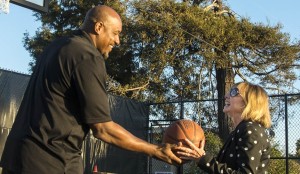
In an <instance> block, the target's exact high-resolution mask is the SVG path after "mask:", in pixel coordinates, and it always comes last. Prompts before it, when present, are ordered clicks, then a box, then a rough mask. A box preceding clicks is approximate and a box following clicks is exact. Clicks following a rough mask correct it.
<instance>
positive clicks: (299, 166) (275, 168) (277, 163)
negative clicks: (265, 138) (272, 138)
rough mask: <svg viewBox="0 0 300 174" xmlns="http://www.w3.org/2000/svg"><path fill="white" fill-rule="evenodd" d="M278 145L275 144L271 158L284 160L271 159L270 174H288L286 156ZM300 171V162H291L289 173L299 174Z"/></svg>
mask: <svg viewBox="0 0 300 174" xmlns="http://www.w3.org/2000/svg"><path fill="white" fill-rule="evenodd" d="M278 148H279V146H278V144H274V145H273V147H272V149H271V157H273V158H274V157H276V158H280V157H281V158H282V159H271V161H270V164H269V170H268V172H269V173H270V174H278V173H286V161H285V159H284V154H283V153H282V152H281V151H280V150H279V149H278ZM299 171H300V163H299V160H289V168H288V173H292V174H298V173H299Z"/></svg>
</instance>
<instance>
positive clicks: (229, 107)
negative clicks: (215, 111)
mask: <svg viewBox="0 0 300 174" xmlns="http://www.w3.org/2000/svg"><path fill="white" fill-rule="evenodd" d="M244 108H245V102H244V100H243V98H242V96H241V95H240V91H239V89H238V88H237V87H236V86H233V87H232V88H231V89H230V91H229V92H227V94H226V95H225V106H224V108H223V112H224V113H226V114H228V115H229V116H231V117H235V116H240V115H241V114H242V112H243V110H244Z"/></svg>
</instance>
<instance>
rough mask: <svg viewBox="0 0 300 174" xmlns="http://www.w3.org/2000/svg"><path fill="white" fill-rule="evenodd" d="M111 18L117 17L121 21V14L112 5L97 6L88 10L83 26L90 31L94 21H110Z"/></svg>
mask: <svg viewBox="0 0 300 174" xmlns="http://www.w3.org/2000/svg"><path fill="white" fill-rule="evenodd" d="M110 18H116V19H118V20H120V21H121V18H120V16H119V14H118V13H117V12H116V11H115V10H114V9H112V8H111V7H108V6H106V5H98V6H95V7H93V8H91V9H90V10H89V11H88V12H87V14H86V16H85V19H84V22H83V25H82V27H81V28H82V29H83V30H85V31H90V29H91V27H93V24H94V23H96V22H104V23H106V22H109V21H110Z"/></svg>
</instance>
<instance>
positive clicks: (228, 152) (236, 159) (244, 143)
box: [177, 82, 271, 174]
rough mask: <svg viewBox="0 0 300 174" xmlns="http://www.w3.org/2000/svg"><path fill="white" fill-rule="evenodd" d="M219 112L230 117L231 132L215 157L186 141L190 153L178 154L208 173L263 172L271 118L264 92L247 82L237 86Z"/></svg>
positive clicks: (183, 151) (266, 160) (266, 164)
mask: <svg viewBox="0 0 300 174" xmlns="http://www.w3.org/2000/svg"><path fill="white" fill-rule="evenodd" d="M223 112H224V113H226V114H227V115H228V116H229V117H231V118H232V120H233V123H234V128H235V129H234V130H233V131H232V132H231V133H230V135H229V137H228V139H227V140H226V142H225V144H224V146H223V147H222V149H221V150H220V152H219V154H218V156H217V157H213V156H211V155H209V154H205V153H204V150H203V147H202V148H200V149H199V148H197V147H196V146H194V145H193V143H191V142H190V141H188V140H186V141H187V143H188V144H189V145H190V147H191V149H193V151H192V150H191V149H189V148H185V147H182V146H181V147H179V148H178V150H179V151H178V152H177V153H178V155H179V156H180V157H181V158H182V159H188V160H194V161H196V162H197V164H198V166H199V167H200V168H201V169H202V170H204V171H206V172H208V173H213V174H218V173H224V174H225V173H227V174H230V173H247V174H250V173H251V174H264V173H267V167H268V164H269V161H270V150H271V145H270V142H269V138H268V135H267V133H266V129H267V128H269V127H270V126H271V118H270V112H269V101H268V95H267V93H266V91H265V90H264V89H263V88H262V87H260V86H258V85H254V84H251V83H248V82H241V83H237V84H235V85H234V86H233V87H232V88H231V89H230V91H229V92H228V93H227V94H226V95H225V106H224V108H223Z"/></svg>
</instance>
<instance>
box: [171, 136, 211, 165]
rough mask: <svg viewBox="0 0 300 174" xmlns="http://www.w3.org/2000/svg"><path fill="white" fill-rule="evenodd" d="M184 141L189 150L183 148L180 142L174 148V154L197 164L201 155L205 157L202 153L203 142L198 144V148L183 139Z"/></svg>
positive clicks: (203, 152)
mask: <svg viewBox="0 0 300 174" xmlns="http://www.w3.org/2000/svg"><path fill="white" fill-rule="evenodd" d="M184 141H185V143H186V144H187V145H188V146H189V147H190V148H189V147H185V146H183V144H182V143H181V142H180V143H179V144H178V146H177V147H176V148H175V150H176V154H177V155H178V156H179V157H180V158H181V159H183V160H193V161H196V162H198V161H199V160H200V158H201V157H202V156H203V155H205V151H204V145H205V140H202V141H201V142H200V147H199V148H198V147H197V146H195V144H194V143H192V142H191V141H190V140H188V139H185V140H184Z"/></svg>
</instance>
